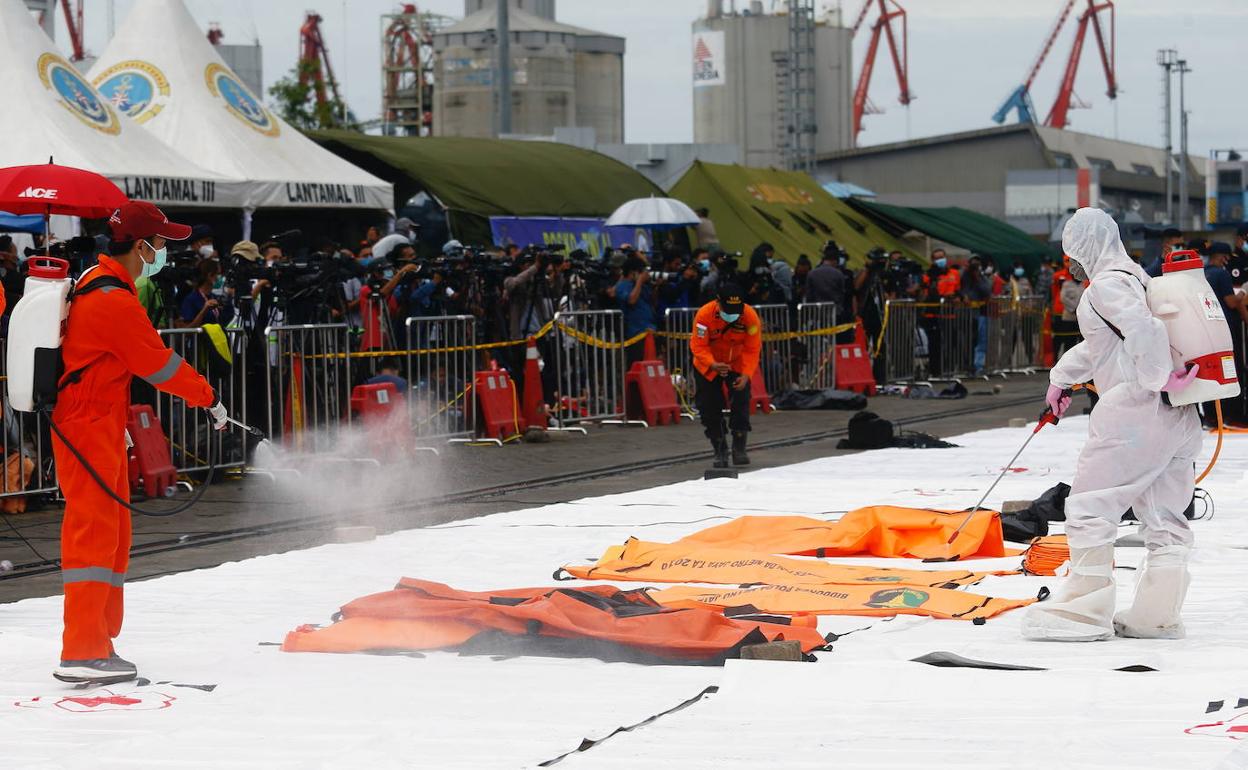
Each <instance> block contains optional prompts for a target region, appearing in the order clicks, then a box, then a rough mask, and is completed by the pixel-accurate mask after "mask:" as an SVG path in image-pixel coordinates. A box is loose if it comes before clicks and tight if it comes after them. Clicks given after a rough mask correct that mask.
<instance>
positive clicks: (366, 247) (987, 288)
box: [0, 210, 1248, 421]
mask: <svg viewBox="0 0 1248 770" xmlns="http://www.w3.org/2000/svg"><path fill="white" fill-rule="evenodd" d="M699 214H700V224H699V225H698V227H697V229H696V233H697V235H696V240H695V241H694V243H696V244H698V245H695V246H692V247H684V246H682V245H681V244H680V243H679V242H678V241H676V240H674V239H668V240H667V241H666V242H664V243H662V244H661V245H658V246H656V247H655V248H653V249H651V250H646V249H644V248H643V249H638V248H634V247H633V246H631V245H629V244H622V245H620V246H618V247H614V248H610V249H608V250H607V251H606V252H605V253H603V254H601V255H600V256H598V257H591V256H590V255H589V254H588V253H587V251H586V250H584V249H574V250H572V251H570V252H567V253H564V251H563V250H562V249H560V248H558V247H555V246H549V245H545V244H532V245H520V244H508V245H506V246H503V247H492V246H491V247H484V248H468V247H465V246H463V245H462V244H460V243H459V242H458V241H454V240H452V241H449V242H447V243H446V244H444V245H443V246H442V247H441V249H440V251H439V252H435V253H433V254H429V253H428V252H427V250H426V252H425V253H424V254H422V253H421V249H422V244H421V243H420V241H419V238H418V236H419V228H418V227H417V226H416V225H415V224H414V223H413V222H412V221H411V220H409V219H406V218H400V219H399V220H397V222H396V223H395V228H394V231H393V232H391V233H389V234H383V233H382V230H381V228H379V227H376V226H374V227H369V228H368V229H367V230H366V232H364V233H363V235H362V237H361V238H360V239H359V240H358V241H354V242H349V243H347V244H335V243H328V242H326V243H320V244H316V245H315V247H314V248H309V247H308V245H307V244H304V243H292V242H289V241H285V240H281V239H278V240H271V241H266V242H262V243H254V242H251V241H241V242H238V243H235V244H233V245H231V246H229V247H228V248H225V247H224V246H223V244H221V243H220V242H219V241H218V239H216V238H215V237H214V233H213V231H212V230H211V228H209V227H207V226H203V225H199V226H195V227H194V230H193V232H192V235H191V237H190V238H189V239H188V241H187V242H185V245H183V244H179V247H180V248H179V250H178V251H177V252H176V253H174V254H173V255H171V256H170V257H169V258H168V263H167V264H164V265H159V266H156V267H157V269H156V270H154V271H153V272H152V274H151V275H148V276H144V277H142V278H140V279H139V281H138V290H139V299H140V302H141V303H142V305H143V307H144V308H145V310H146V311H147V313H148V317H149V318H150V319H151V321H152V323H153V325H155V326H156V327H157V328H195V327H202V326H204V325H210V324H218V325H220V326H222V327H245V328H254V329H264V328H268V327H270V326H274V325H280V324H282V323H310V322H334V323H345V324H347V325H348V326H349V327H350V328H351V329H352V330H354V331H355V332H356V335H357V336H356V339H357V340H359V339H361V337H360V335H359V332H360V330H361V329H362V327H363V326H364V325H365V324H364V317H365V315H366V314H365V313H364V312H362V310H363V308H362V307H361V303H362V302H364V301H367V298H368V297H369V296H370V295H371V297H372V300H371V301H374V302H377V303H379V305H378V306H376V307H380V308H381V309H382V312H381V313H380V314H379V315H378V316H376V317H380V318H381V319H382V323H383V325H384V326H385V327H386V329H387V331H388V332H389V333H388V335H386V336H385V342H386V344H388V345H389V346H390V347H393V348H396V349H401V348H403V347H404V346H405V344H406V343H407V339H406V337H405V333H404V328H405V324H406V322H407V319H418V318H434V317H442V316H472V317H474V318H475V319H476V327H477V332H476V339H477V340H478V342H503V341H517V340H523V339H525V338H527V337H528V336H531V335H535V334H537V333H538V332H540V331H541V330H542V329H543V328H545V327H546V326H547V325H548V324H549V323H550V322H551V321H552V319H553V318H554V316H555V314H556V313H559V312H561V311H572V310H601V309H618V310H619V311H621V314H622V318H623V331H622V333H623V336H624V338H625V339H633V338H636V337H637V336H638V335H640V334H642V333H643V332H645V331H648V330H654V331H664V330H666V328H667V319H668V317H669V314H668V311H669V310H678V309H696V308H699V307H701V306H703V305H704V304H706V303H707V302H709V301H711V300H713V299H715V297H716V296H717V291H718V287H719V286H720V285H722V284H724V283H726V282H731V283H733V284H734V285H737V286H739V287H740V288H741V290H742V291H743V293H744V298H745V301H746V302H747V303H748V304H750V305H752V306H759V305H785V306H788V307H789V308H790V312H791V313H792V314H793V318H796V308H797V306H798V305H800V304H803V303H830V304H831V305H833V306H834V307H835V308H836V318H837V321H838V322H839V323H845V322H847V321H859V322H861V324H862V326H863V329H864V330H865V333H866V336H867V337H868V340H869V341H870V342H871V344H872V347H873V349H877V350H878V348H879V346H878V345H876V344H875V342H876V340H877V338H878V336H879V335H880V334H882V332H883V328H884V325H885V323H886V316H887V313H886V305H887V303H888V302H889V301H890V300H893V301H895V300H913V301H914V302H915V304H916V305H918V306H920V307H927V308H931V307H933V306H940V307H961V308H972V309H974V310H971V311H969V312H972V313H974V315H975V320H974V323H973V328H972V330H971V334H972V335H973V337H974V341H973V343H971V344H970V349H971V354H970V355H971V360H970V361H969V362H968V363H969V365H968V366H967V367H965V368H966V369H967V370H968V372H969V373H971V374H980V373H982V372H983V371H984V367H985V363H986V361H985V354H986V341H987V339H988V336H989V334H988V330H987V324H988V315H989V312H988V301H989V300H991V299H993V298H1008V299H1012V300H1022V299H1030V300H1031V301H1032V302H1035V303H1039V304H1040V306H1042V307H1043V308H1044V309H1045V310H1046V311H1048V312H1049V313H1050V315H1049V317H1050V319H1051V333H1052V340H1053V348H1054V354H1055V355H1056V356H1060V355H1061V354H1062V353H1063V352H1064V351H1065V350H1066V349H1068V348H1069V347H1071V346H1072V345H1074V344H1075V343H1077V342H1078V341H1079V332H1078V325H1077V322H1076V315H1075V314H1076V311H1077V309H1078V306H1079V303H1080V298H1081V295H1082V293H1083V291H1084V290H1085V288H1086V283H1083V282H1080V281H1077V280H1074V279H1073V277H1072V276H1071V274H1070V271H1069V269H1068V267H1067V266H1066V264H1064V263H1063V262H1062V261H1061V260H1060V258H1048V257H1046V258H1043V259H1041V260H1040V263H1039V265H1038V267H1035V268H1034V269H1029V267H1028V264H1027V263H1025V262H1024V261H1023V260H1019V259H1004V260H1002V259H1000V258H998V259H995V260H994V259H991V258H986V257H981V256H977V255H974V254H971V255H969V256H963V257H960V258H955V257H953V256H951V255H950V254H949V253H948V252H947V251H946V250H945V249H943V248H935V249H933V250H932V251H931V252H930V254H928V260H927V265H926V266H925V265H922V264H920V263H919V261H917V260H916V259H913V258H911V257H910V256H908V255H907V254H905V253H903V252H901V251H896V250H895V251H891V252H889V251H886V250H884V249H883V248H876V249H873V250H871V251H870V252H868V253H867V254H864V255H851V254H849V253H848V252H847V251H846V250H845V249H844V248H842V247H841V246H840V245H838V244H837V243H836V242H835V241H828V242H826V243H825V244H824V245H823V247H822V249H821V250H820V252H819V253H818V254H816V255H814V257H813V258H812V257H811V256H809V255H806V254H797V255H793V254H780V253H777V251H776V249H775V247H774V246H773V245H772V244H770V243H766V242H763V243H759V244H758V245H757V246H755V248H754V249H753V250H752V251H751V252H750V253H749V254H748V256H747V255H743V254H741V253H740V252H730V251H725V250H724V249H722V248H720V247H719V244H718V237H717V236H716V234H715V229H714V224H713V223H712V222H711V220H710V218H709V216H708V213H707V212H706V211H705V210H702V211H700V212H699ZM1246 238H1248V227H1245V228H1241V230H1240V232H1239V233H1238V235H1237V237H1236V239H1235V243H1234V244H1233V245H1232V244H1227V243H1222V242H1214V243H1210V242H1207V241H1194V242H1189V243H1184V241H1183V236H1182V234H1181V233H1179V232H1178V231H1176V230H1167V231H1165V232H1164V233H1163V234H1162V244H1161V246H1162V249H1161V253H1162V257H1159V258H1158V259H1156V260H1153V261H1152V262H1151V263H1150V264H1148V265H1145V267H1146V269H1147V272H1149V273H1150V274H1153V275H1158V274H1160V270H1161V264H1162V259H1164V255H1165V254H1166V253H1168V252H1170V251H1172V250H1175V249H1179V248H1192V249H1195V250H1197V251H1198V252H1199V253H1200V254H1201V256H1202V258H1204V259H1205V260H1206V262H1207V263H1208V268H1207V269H1206V273H1207V277H1208V279H1209V281H1210V284H1211V286H1212V287H1213V288H1214V290H1215V293H1216V294H1217V295H1218V297H1219V299H1220V301H1221V302H1222V303H1223V307H1224V312H1225V314H1226V316H1227V318H1228V321H1229V322H1231V325H1232V327H1233V329H1234V338H1235V343H1236V351H1237V354H1238V355H1237V359H1242V357H1243V356H1242V347H1243V339H1242V337H1243V333H1242V327H1241V325H1240V321H1241V320H1243V321H1248V300H1245V299H1244V296H1245V295H1244V292H1243V288H1242V287H1243V284H1244V281H1245V279H1248V252H1246V251H1245V249H1246V248H1248V246H1246V245H1245V239H1246ZM87 251H89V250H87ZM855 257H862V258H863V259H862V260H861V262H859V260H858V259H855ZM1136 258H1137V259H1138V255H1137V257H1136ZM21 261H22V260H21V259H20V257H19V255H18V253H17V248H16V246H15V245H14V242H13V241H12V239H10V238H9V237H8V236H0V286H2V287H3V289H4V291H5V293H6V296H7V297H8V299H9V301H8V306H9V307H10V308H11V307H12V306H13V305H14V304H16V299H17V297H19V296H20V293H21V287H22V281H23V276H22V273H21V271H20V269H19V265H20V264H21ZM851 262H852V263H856V264H861V266H860V267H857V268H856V269H855V268H851V267H850V264H851ZM365 287H371V288H370V290H369V291H366V290H365ZM940 319H941V313H940V312H936V311H934V310H927V311H922V312H920V320H919V327H920V329H921V332H920V334H921V336H922V337H923V339H921V340H918V341H916V346H917V347H919V348H921V349H924V350H925V351H926V353H927V354H928V355H927V358H928V359H930V365H929V366H928V367H927V369H926V371H927V372H929V373H930V374H932V375H935V376H940V375H941V374H942V372H941V371H939V364H938V359H939V356H938V355H937V353H938V352H939V351H940V349H941V346H942V345H947V344H949V340H942V330H941V323H940ZM949 334H950V332H949V331H948V330H947V329H946V330H945V331H944V336H946V337H947V336H949ZM852 336H853V332H852V331H848V332H844V333H842V334H841V335H840V336H839V337H838V341H839V342H845V341H849V340H850V339H852ZM423 341H424V342H427V341H428V340H423ZM541 344H542V348H543V349H542V353H543V356H547V355H550V354H551V353H552V351H551V349H550V348H549V345H550V342H549V341H544V342H542V343H541ZM660 344H662V343H660ZM642 350H643V345H642V344H641V343H638V344H635V345H632V346H630V347H629V348H628V349H627V351H626V354H627V361H628V362H630V363H631V362H632V361H634V360H636V359H637V358H639V357H640V356H641V355H642ZM490 355H493V356H494V357H495V358H496V359H497V363H498V364H500V365H502V366H503V367H505V368H507V369H509V370H511V371H512V373H513V376H515V377H516V378H517V379H521V378H522V377H523V356H524V350H523V347H511V348H502V349H499V350H497V351H495V352H493V353H492V354H490ZM481 363H482V364H484V363H487V362H486V361H484V360H483V361H482V362H481ZM883 375H884V372H883V371H882V369H881V370H880V371H878V372H877V376H883ZM553 389H554V387H553V382H551V383H548V387H547V390H550V391H553ZM1243 411H1244V410H1243V409H1239V408H1231V409H1228V414H1229V415H1230V416H1231V419H1234V420H1236V421H1240V420H1242V419H1244V415H1243Z"/></svg>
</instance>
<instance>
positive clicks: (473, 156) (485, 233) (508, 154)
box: [309, 131, 663, 244]
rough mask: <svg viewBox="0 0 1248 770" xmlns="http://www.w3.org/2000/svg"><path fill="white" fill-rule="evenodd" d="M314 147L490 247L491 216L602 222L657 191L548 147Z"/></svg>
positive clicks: (596, 159) (472, 142)
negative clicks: (431, 206)
mask: <svg viewBox="0 0 1248 770" xmlns="http://www.w3.org/2000/svg"><path fill="white" fill-rule="evenodd" d="M309 136H311V137H312V139H314V140H315V141H317V142H318V143H320V144H321V145H322V146H324V147H325V148H327V149H329V150H330V151H332V152H334V153H335V154H337V155H340V156H342V157H343V158H346V159H347V160H349V161H351V162H352V163H354V164H355V165H357V166H359V167H361V168H363V169H366V170H368V171H369V172H371V173H372V174H374V175H376V176H379V177H381V178H382V179H385V180H386V181H387V182H391V183H393V184H394V198H395V203H396V204H398V205H399V206H401V205H402V204H403V202H404V201H406V200H408V199H409V198H411V197H412V196H413V195H415V194H416V193H418V192H421V191H422V190H423V191H425V192H427V193H429V194H430V195H432V196H433V197H434V198H436V199H437V200H438V202H439V203H441V204H442V206H443V207H444V208H445V209H446V211H447V219H448V222H449V224H450V228H451V232H452V233H453V234H454V235H455V237H457V238H459V239H460V240H462V241H464V242H466V243H470V244H481V243H489V242H490V223H489V218H490V217H491V216H517V217H538V216H547V217H602V218H605V217H607V216H609V215H610V214H611V212H612V211H615V209H616V208H618V207H619V206H620V205H621V204H623V203H625V202H626V201H629V200H632V199H633V198H644V197H647V196H649V195H663V190H662V189H660V188H659V187H658V186H657V185H655V184H654V183H653V182H651V181H650V180H649V179H647V178H646V177H644V176H643V175H642V174H641V173H639V172H638V171H637V170H636V169H633V168H631V167H629V166H627V165H625V164H623V163H620V162H619V161H617V160H614V159H612V158H608V157H607V156H606V155H601V154H599V153H596V152H592V151H590V150H584V149H581V148H579V147H573V146H572V145H568V144H556V143H554V142H524V141H514V140H507V139H470V138H466V137H398V136H368V135H365V134H361V133H357V132H354V131H312V132H310V133H309Z"/></svg>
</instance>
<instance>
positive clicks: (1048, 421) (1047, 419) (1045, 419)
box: [945, 388, 1075, 545]
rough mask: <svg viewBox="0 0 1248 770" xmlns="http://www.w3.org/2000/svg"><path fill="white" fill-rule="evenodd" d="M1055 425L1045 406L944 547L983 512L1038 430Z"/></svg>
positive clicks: (1065, 392)
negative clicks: (998, 485) (1033, 428)
mask: <svg viewBox="0 0 1248 770" xmlns="http://www.w3.org/2000/svg"><path fill="white" fill-rule="evenodd" d="M1074 392H1075V391H1074V389H1073V388H1066V389H1065V390H1063V391H1062V395H1061V398H1069V397H1070V396H1071V395H1073V394H1074ZM1059 400H1060V399H1059ZM1057 423H1058V417H1057V415H1055V414H1053V407H1051V406H1046V407H1045V408H1044V411H1043V412H1041V413H1040V419H1039V420H1038V421H1037V422H1036V427H1035V430H1033V431H1032V432H1031V433H1029V434H1028V435H1027V440H1026V441H1024V442H1023V445H1022V446H1020V447H1019V448H1018V451H1017V452H1015V453H1014V456H1013V457H1011V458H1010V461H1009V462H1008V463H1006V464H1005V467H1004V468H1002V469H1001V473H1000V474H998V475H997V478H996V480H995V481H993V482H992V486H990V487H988V489H987V491H985V492H984V496H983V497H981V498H979V502H978V503H975V507H974V508H971V510H969V511H968V512H967V514H966V518H965V519H963V520H962V523H961V524H959V525H958V528H957V529H955V530H954V531H953V534H952V535H950V536H949V540H948V541H946V543H945V545H953V541H954V540H957V539H958V535H960V534H962V530H963V529H965V528H966V525H967V524H970V523H971V518H972V517H974V516H975V514H976V513H979V512H980V511H981V510H983V506H984V501H985V500H987V499H988V495H990V494H992V490H994V489H996V488H997V484H1000V483H1001V479H1003V478H1005V474H1007V473H1009V472H1010V469H1011V468H1013V467H1014V463H1015V462H1016V461H1017V460H1018V458H1019V457H1020V456H1022V454H1023V450H1025V449H1026V448H1027V445H1028V444H1030V443H1031V440H1032V439H1033V438H1035V437H1036V434H1037V433H1039V432H1040V429H1041V428H1043V427H1044V426H1046V425H1057Z"/></svg>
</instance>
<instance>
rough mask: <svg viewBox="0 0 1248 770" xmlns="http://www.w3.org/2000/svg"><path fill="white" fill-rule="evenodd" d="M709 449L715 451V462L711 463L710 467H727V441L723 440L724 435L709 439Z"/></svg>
mask: <svg viewBox="0 0 1248 770" xmlns="http://www.w3.org/2000/svg"><path fill="white" fill-rule="evenodd" d="M711 449H713V450H714V451H715V462H714V464H713V465H712V467H714V468H727V467H728V442H727V441H726V440H724V437H723V436H720V437H719V438H713V439H711Z"/></svg>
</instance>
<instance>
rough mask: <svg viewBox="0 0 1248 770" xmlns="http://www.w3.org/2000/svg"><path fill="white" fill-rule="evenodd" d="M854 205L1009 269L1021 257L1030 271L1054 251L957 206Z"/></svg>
mask: <svg viewBox="0 0 1248 770" xmlns="http://www.w3.org/2000/svg"><path fill="white" fill-rule="evenodd" d="M853 205H854V206H855V207H856V208H858V209H860V210H861V211H863V212H864V213H866V214H868V215H870V216H871V217H873V218H875V219H877V220H879V222H880V224H882V225H883V226H884V227H885V228H886V229H888V230H889V231H890V232H893V233H897V234H901V233H903V232H906V231H908V230H917V231H919V232H920V233H923V234H924V235H929V236H931V237H932V238H935V239H937V240H941V241H944V242H945V243H948V244H950V245H953V246H958V247H960V248H963V249H966V250H968V251H971V252H974V253H976V254H979V255H981V256H985V257H991V258H992V260H993V261H994V262H996V263H997V267H998V268H999V269H1002V270H1005V269H1008V268H1010V267H1011V266H1012V265H1013V262H1014V260H1015V259H1021V260H1023V264H1024V266H1025V267H1026V268H1027V271H1028V272H1033V271H1035V270H1036V268H1038V267H1039V266H1040V258H1041V257H1043V256H1046V255H1051V254H1053V252H1052V250H1050V249H1049V247H1048V245H1047V244H1044V243H1041V242H1040V241H1037V240H1036V239H1034V238H1032V237H1031V236H1030V235H1028V234H1027V233H1025V232H1023V231H1022V230H1019V229H1018V228H1017V227H1014V226H1013V225H1007V224H1006V223H1004V222H1001V221H999V220H996V219H993V218H992V217H990V216H987V215H986V214H980V213H979V212H977V211H971V210H969V209H963V208H958V207H957V206H947V207H942V208H916V207H912V206H892V205H889V204H887V203H877V202H876V201H868V200H862V199H854V200H853Z"/></svg>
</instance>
